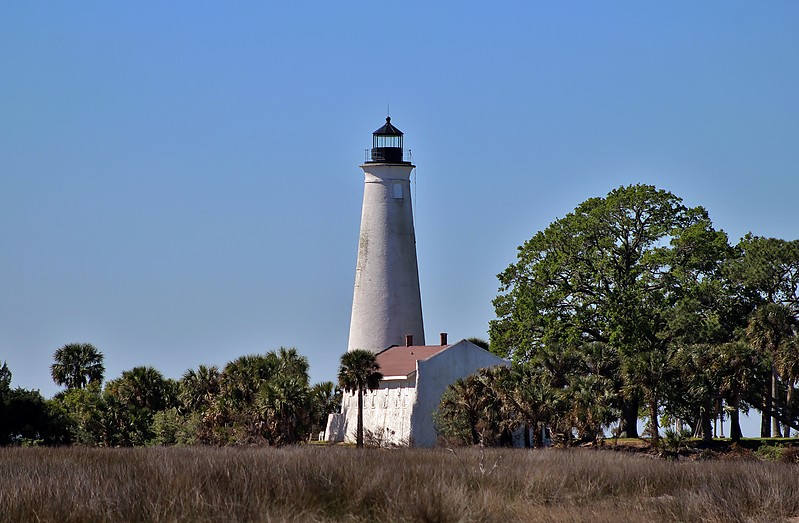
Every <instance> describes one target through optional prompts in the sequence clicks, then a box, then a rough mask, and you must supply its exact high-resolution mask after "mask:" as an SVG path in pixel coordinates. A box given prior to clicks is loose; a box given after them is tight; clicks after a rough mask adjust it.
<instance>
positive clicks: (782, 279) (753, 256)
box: [726, 233, 799, 437]
mask: <svg viewBox="0 0 799 523" xmlns="http://www.w3.org/2000/svg"><path fill="white" fill-rule="evenodd" d="M736 249H737V250H738V256H736V257H735V258H734V259H732V260H730V262H729V263H728V264H727V266H726V270H727V273H728V275H729V277H730V279H731V280H733V281H735V282H737V283H738V284H740V285H741V286H743V287H744V288H745V289H747V290H748V291H749V292H751V293H752V294H753V295H754V296H755V297H756V298H757V299H758V301H759V306H758V309H761V308H762V309H763V311H764V312H759V311H756V312H755V313H754V314H755V315H754V316H753V317H752V318H751V321H750V326H749V327H748V337H749V339H750V342H751V343H753V346H755V347H758V348H760V349H761V350H762V351H764V352H765V354H767V355H768V356H769V357H770V360H771V363H772V373H771V380H769V382H767V383H764V384H763V392H762V401H761V405H760V406H759V408H760V409H761V412H762V413H763V417H762V422H761V429H760V430H761V432H760V433H761V436H763V437H768V436H776V435H778V434H779V433H780V431H779V424H778V418H783V421H785V418H786V417H788V418H789V417H791V415H790V413H782V412H780V408H779V407H780V403H781V401H780V398H778V397H777V395H778V389H779V384H780V367H782V368H783V369H784V370H785V371H788V373H790V372H791V367H790V365H788V366H786V365H784V363H785V359H786V358H785V356H782V355H780V353H779V352H780V350H783V349H784V350H791V343H792V342H789V340H788V338H792V337H795V334H790V335H785V336H783V339H782V341H783V342H781V343H779V344H778V346H776V345H775V346H770V345H769V342H768V339H767V338H768V336H769V331H771V333H772V334H775V333H776V332H777V331H780V330H783V331H784V328H777V327H776V325H775V324H774V321H775V320H776V319H777V318H776V316H774V314H775V311H776V310H777V309H775V308H774V307H775V306H780V307H782V308H783V312H785V313H786V314H788V315H790V316H792V317H793V320H790V319H789V318H787V316H786V317H784V318H783V319H784V320H786V321H788V320H790V321H794V322H795V321H796V319H797V318H799V240H792V241H786V240H782V239H778V238H765V237H761V236H754V235H752V234H751V233H750V234H747V235H746V236H744V237H743V238H742V239H741V241H740V242H739V243H738V245H737V246H736ZM767 316H771V319H768V318H767ZM769 324H770V325H769ZM775 328H776V329H777V330H776V331H775V330H774V329H775ZM786 336H787V337H786ZM787 359H790V356H789V357H788V358H787ZM782 381H783V385H786V384H787V383H788V382H791V384H790V386H787V385H786V388H787V394H788V395H792V393H793V386H792V381H793V379H792V376H789V375H785V376H783V380H782ZM787 399H788V398H786V400H787ZM786 406H788V401H786ZM769 421H771V424H770V425H771V426H769Z"/></svg>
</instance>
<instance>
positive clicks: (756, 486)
mask: <svg viewBox="0 0 799 523" xmlns="http://www.w3.org/2000/svg"><path fill="white" fill-rule="evenodd" d="M797 472H799V468H798V466H797V465H789V464H782V463H764V462H757V461H741V460H736V461H722V460H715V461H698V462H683V461H680V462H674V461H665V460H660V459H656V458H652V457H648V456H643V455H634V454H629V453H623V452H611V451H597V450H587V449H583V450H554V449H551V450H543V451H542V450H538V451H525V450H513V449H497V450H493V449H491V450H486V451H485V454H484V455H482V454H481V453H480V451H479V449H455V450H454V451H448V450H444V449H439V450H411V449H397V450H377V449H365V450H358V449H354V448H343V447H324V446H307V445H306V446H299V447H290V448H280V449H275V448H135V449H83V448H62V449H58V448H55V449H54V448H0V521H4V522H6V521H25V522H28V521H48V522H83V521H92V522H95V521H97V522H102V521H142V522H144V521H303V522H306V521H348V522H349V521H351V522H357V521H429V522H433V521H437V522H443V521H453V522H454V521H502V522H505V521H529V522H557V521H573V522H614V523H617V522H625V521H634V522H648V521H669V522H673V521H686V522H687V521H691V522H694V521H711V522H719V523H722V522H723V523H729V522H738V521H740V522H744V521H746V522H749V521H752V522H776V521H792V518H794V517H796V516H799V474H797Z"/></svg>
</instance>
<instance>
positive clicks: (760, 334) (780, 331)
mask: <svg viewBox="0 0 799 523" xmlns="http://www.w3.org/2000/svg"><path fill="white" fill-rule="evenodd" d="M795 326H796V318H794V316H793V314H792V313H791V311H790V310H789V309H788V308H787V307H785V306H784V305H780V304H777V303H766V304H764V305H761V306H760V307H758V308H757V309H755V312H753V313H752V316H751V317H750V319H749V325H748V326H747V327H746V336H747V338H749V342H750V343H751V344H752V346H754V347H755V348H756V349H759V350H761V351H763V352H764V353H765V354H768V355H770V356H771V360H772V362H773V363H772V366H771V393H770V398H771V402H772V408H771V412H769V413H768V415H770V416H771V436H772V437H777V438H779V437H782V434H781V433H780V422H779V419H778V418H777V417H776V416H774V414H773V413H775V412H777V413H778V412H779V398H778V393H779V382H778V379H779V373H778V371H777V364H776V360H777V358H778V356H779V353H780V351H781V349H782V348H783V346H784V345H785V344H786V343H787V342H788V341H789V339H790V338H791V337H792V336H793V334H794V328H795ZM765 395H766V396H767V397H768V396H769V393H768V392H767V393H766V394H765ZM765 403H766V405H767V404H768V402H765ZM765 410H766V409H765V408H764V411H765ZM764 415H766V412H764Z"/></svg>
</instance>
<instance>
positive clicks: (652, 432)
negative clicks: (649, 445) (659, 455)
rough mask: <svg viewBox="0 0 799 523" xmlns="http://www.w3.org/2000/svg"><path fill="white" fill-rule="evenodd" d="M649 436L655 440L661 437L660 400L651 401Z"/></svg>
mask: <svg viewBox="0 0 799 523" xmlns="http://www.w3.org/2000/svg"><path fill="white" fill-rule="evenodd" d="M649 437H650V438H651V439H652V441H653V442H657V441H658V440H659V439H660V429H659V428H658V402H657V400H651V401H650V402H649Z"/></svg>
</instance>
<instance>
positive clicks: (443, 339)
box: [441, 332, 447, 346]
mask: <svg viewBox="0 0 799 523" xmlns="http://www.w3.org/2000/svg"><path fill="white" fill-rule="evenodd" d="M446 344H447V333H446V332H442V333H441V345H442V346H443V345H446Z"/></svg>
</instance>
